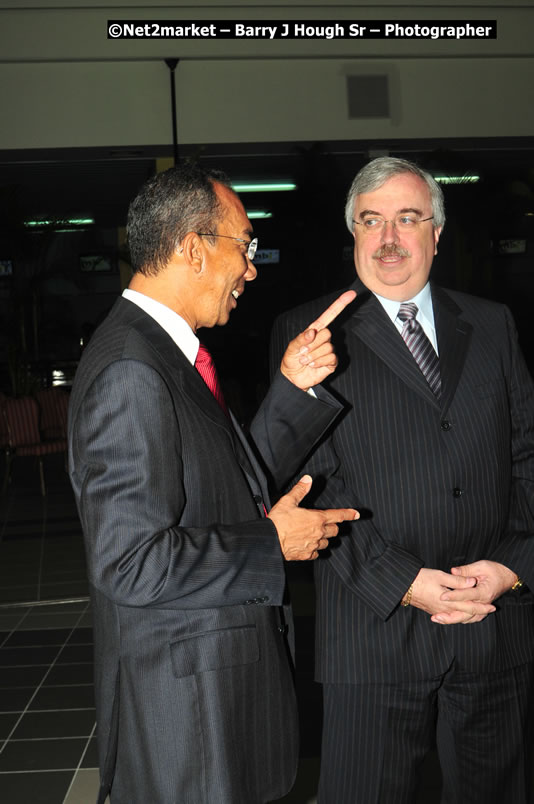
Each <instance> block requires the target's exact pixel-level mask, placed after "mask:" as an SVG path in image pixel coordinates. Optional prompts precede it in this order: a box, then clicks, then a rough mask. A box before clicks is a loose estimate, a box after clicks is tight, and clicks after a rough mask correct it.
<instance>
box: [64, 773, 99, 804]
mask: <svg viewBox="0 0 534 804" xmlns="http://www.w3.org/2000/svg"><path fill="white" fill-rule="evenodd" d="M99 786H100V777H99V774H98V771H97V770H96V769H89V770H79V771H78V772H77V773H76V776H75V777H74V779H73V781H72V785H71V788H70V790H69V792H68V795H67V797H66V799H65V801H64V804H89V802H91V803H92V802H94V801H96V797H97V793H98V789H99ZM106 802H109V799H106Z"/></svg>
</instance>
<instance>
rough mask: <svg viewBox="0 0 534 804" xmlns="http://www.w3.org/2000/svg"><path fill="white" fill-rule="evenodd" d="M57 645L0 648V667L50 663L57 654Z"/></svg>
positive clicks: (59, 648) (58, 649) (58, 647)
mask: <svg viewBox="0 0 534 804" xmlns="http://www.w3.org/2000/svg"><path fill="white" fill-rule="evenodd" d="M60 650H61V647H60V646H59V645H50V646H45V645H41V646H40V647H35V646H33V645H31V646H25V647H20V648H0V667H13V666H14V665H19V666H22V665H30V664H44V665H48V664H50V663H51V662H52V661H53V660H54V659H55V658H56V656H57V655H58V653H59V651H60Z"/></svg>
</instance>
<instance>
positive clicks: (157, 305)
mask: <svg viewBox="0 0 534 804" xmlns="http://www.w3.org/2000/svg"><path fill="white" fill-rule="evenodd" d="M122 295H123V298H125V299H128V301H131V302H133V303H134V304H136V305H137V306H138V307H140V308H141V309H142V310H144V311H145V313H147V315H149V316H150V317H151V318H153V319H154V320H155V321H156V322H157V323H158V324H159V325H160V327H162V329H164V330H165V332H167V334H168V335H170V337H171V338H172V339H173V341H174V342H175V344H176V346H177V347H178V348H179V349H181V351H182V352H183V353H184V355H185V356H186V358H187V359H188V360H189V362H190V363H191V364H192V365H193V366H194V365H195V360H196V358H197V353H198V347H199V340H198V338H197V336H196V335H195V333H194V332H193V330H192V329H191V327H190V326H189V324H188V323H187V321H186V320H185V319H184V318H182V316H181V315H178V313H175V312H174V310H171V308H170V307H167V306H166V305H165V304H161V302H159V301H156V299H153V298H151V297H150V296H145V294H144V293H139V291H137V290H131V289H130V288H126V290H123V292H122Z"/></svg>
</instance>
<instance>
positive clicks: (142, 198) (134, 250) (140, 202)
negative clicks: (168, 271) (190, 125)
mask: <svg viewBox="0 0 534 804" xmlns="http://www.w3.org/2000/svg"><path fill="white" fill-rule="evenodd" d="M215 182H217V183H219V184H223V185H224V186H226V187H230V184H229V181H228V179H227V177H226V176H225V175H224V173H222V172H221V171H218V170H207V169H205V168H202V167H201V166H200V165H197V164H194V163H189V162H183V163H182V164H180V165H179V166H177V167H173V168H169V169H168V170H166V171H164V172H163V173H158V174H156V175H155V176H153V177H152V178H151V179H149V180H148V181H147V182H145V184H144V185H143V186H142V187H141V190H140V191H139V193H138V194H137V196H136V197H135V198H134V200H133V201H132V203H131V204H130V207H129V210H128V222H127V226H126V233H127V238H128V246H129V250H130V260H131V264H132V268H133V269H134V271H139V272H140V273H142V274H144V275H145V276H155V275H156V274H157V273H158V272H159V271H161V270H163V269H164V268H165V267H166V265H167V263H168V262H169V260H170V259H171V256H172V253H173V251H174V249H176V248H177V246H178V245H179V244H180V243H181V241H182V239H183V238H184V237H185V235H186V234H187V233H188V232H208V233H209V234H215V232H216V231H217V225H218V223H219V221H220V215H221V212H222V209H221V205H220V203H219V199H218V197H217V194H216V192H215V187H214V183H215ZM211 242H212V243H214V242H215V241H214V240H211Z"/></svg>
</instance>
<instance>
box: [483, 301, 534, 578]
mask: <svg viewBox="0 0 534 804" xmlns="http://www.w3.org/2000/svg"><path fill="white" fill-rule="evenodd" d="M504 309H505V317H506V326H507V330H508V344H509V349H510V365H511V371H510V377H509V388H508V396H509V404H510V422H511V428H512V441H511V444H512V488H511V496H510V512H509V518H508V527H507V532H506V534H505V537H504V538H503V540H502V541H501V543H500V544H499V546H498V548H497V550H496V551H495V552H494V553H493V555H491V556H489V558H491V559H492V560H493V561H498V562H499V563H501V564H504V565H505V566H507V567H509V568H510V569H512V570H513V571H514V572H516V573H517V574H518V575H519V577H520V578H522V580H523V581H524V582H525V583H526V584H527V585H528V587H529V588H530V590H531V591H534V383H533V382H532V378H531V376H530V374H529V371H528V368H527V366H526V363H525V360H524V358H523V355H522V354H521V350H520V349H519V345H518V342H517V333H516V329H515V325H514V323H513V320H512V316H511V314H510V312H509V310H508V309H507V308H504Z"/></svg>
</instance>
